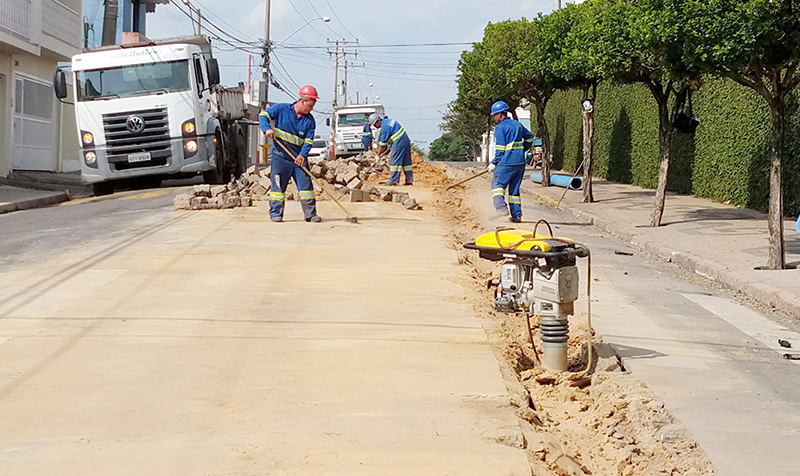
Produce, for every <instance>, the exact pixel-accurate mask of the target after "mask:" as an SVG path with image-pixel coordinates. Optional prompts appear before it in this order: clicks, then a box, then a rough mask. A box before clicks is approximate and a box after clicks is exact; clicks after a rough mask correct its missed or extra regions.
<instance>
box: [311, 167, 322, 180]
mask: <svg viewBox="0 0 800 476" xmlns="http://www.w3.org/2000/svg"><path fill="white" fill-rule="evenodd" d="M309 172H311V175H313V176H314V177H317V178H320V177H322V167H320V166H319V165H314V166H312V167H311V170H309Z"/></svg>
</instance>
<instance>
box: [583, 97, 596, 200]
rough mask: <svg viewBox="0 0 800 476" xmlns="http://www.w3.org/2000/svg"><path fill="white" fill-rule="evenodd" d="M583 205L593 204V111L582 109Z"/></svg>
mask: <svg viewBox="0 0 800 476" xmlns="http://www.w3.org/2000/svg"><path fill="white" fill-rule="evenodd" d="M582 116H583V203H592V202H594V195H592V158H593V157H592V156H593V153H594V111H593V110H592V111H587V110H586V109H583V111H582Z"/></svg>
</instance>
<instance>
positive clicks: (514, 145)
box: [506, 140, 522, 150]
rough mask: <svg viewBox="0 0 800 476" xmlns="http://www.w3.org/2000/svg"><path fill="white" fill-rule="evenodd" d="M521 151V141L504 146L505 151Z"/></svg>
mask: <svg viewBox="0 0 800 476" xmlns="http://www.w3.org/2000/svg"><path fill="white" fill-rule="evenodd" d="M514 149H522V141H521V140H518V141H516V142H513V143H511V144H506V150H514Z"/></svg>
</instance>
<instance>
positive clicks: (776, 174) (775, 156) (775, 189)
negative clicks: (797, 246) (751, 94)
mask: <svg viewBox="0 0 800 476" xmlns="http://www.w3.org/2000/svg"><path fill="white" fill-rule="evenodd" d="M776 96H777V98H776V99H773V100H772V101H771V104H770V109H771V110H772V148H771V150H770V154H769V155H770V157H769V159H770V160H769V162H770V163H769V213H768V216H767V227H768V228H769V261H768V262H767V267H768V268H769V269H783V268H784V267H785V266H786V257H785V253H784V242H783V119H784V118H783V108H784V100H783V95H782V94H780V92H779V93H778V94H776Z"/></svg>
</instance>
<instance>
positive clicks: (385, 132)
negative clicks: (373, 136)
mask: <svg viewBox="0 0 800 476" xmlns="http://www.w3.org/2000/svg"><path fill="white" fill-rule="evenodd" d="M403 136H407V134H406V130H405V129H403V126H401V125H400V123H399V122H397V121H395V120H394V119H391V118H389V117H384V118H383V120H382V121H381V132H380V134H378V145H379V146H381V147H386V146H387V145H389V144H391V143H393V142H397V141H398V140H400V139H402V138H403Z"/></svg>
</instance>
